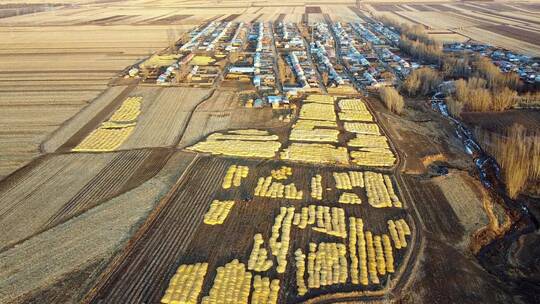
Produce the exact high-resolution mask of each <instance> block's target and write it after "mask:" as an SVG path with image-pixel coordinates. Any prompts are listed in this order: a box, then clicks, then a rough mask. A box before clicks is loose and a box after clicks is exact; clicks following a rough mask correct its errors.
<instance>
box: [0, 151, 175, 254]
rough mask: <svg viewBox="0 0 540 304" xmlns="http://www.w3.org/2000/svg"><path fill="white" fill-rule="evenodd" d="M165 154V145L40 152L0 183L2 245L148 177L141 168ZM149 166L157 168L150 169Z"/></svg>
mask: <svg viewBox="0 0 540 304" xmlns="http://www.w3.org/2000/svg"><path fill="white" fill-rule="evenodd" d="M156 158H161V159H162V160H161V161H159V160H158V159H156ZM167 159H168V152H166V151H155V152H152V151H148V150H137V151H127V152H121V153H108V154H66V155H59V156H50V157H46V158H45V159H43V160H41V161H40V162H39V163H38V164H36V166H35V167H34V168H30V169H27V170H26V172H22V173H21V174H18V175H16V176H12V177H10V178H8V179H7V180H5V181H4V182H3V184H2V185H3V186H2V188H1V189H0V202H1V205H2V208H1V209H0V223H1V225H2V226H3V227H5V229H4V232H5V233H2V234H1V235H0V241H1V243H2V244H3V247H8V246H11V245H12V244H14V243H18V242H20V241H21V240H24V239H26V238H28V237H31V236H32V235H34V234H35V233H38V232H40V231H43V230H46V229H49V228H51V227H54V226H55V225H57V224H59V223H61V222H64V221H66V220H67V219H69V218H71V217H73V216H76V215H78V214H81V213H83V212H85V211H86V210H88V209H90V208H92V207H94V206H96V205H98V204H100V203H102V202H103V201H104V200H107V199H110V198H112V197H113V196H116V195H118V194H120V193H122V192H124V191H126V190H128V189H129V188H132V187H134V186H137V185H138V184H140V183H142V182H143V181H144V180H145V179H147V178H150V177H151V176H150V175H148V173H145V172H141V171H146V172H152V171H153V172H154V174H155V173H156V171H157V170H159V169H160V168H161V166H163V163H164V161H166V160H167ZM147 162H152V164H147ZM152 166H153V167H155V168H157V170H152Z"/></svg>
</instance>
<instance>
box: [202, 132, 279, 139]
mask: <svg viewBox="0 0 540 304" xmlns="http://www.w3.org/2000/svg"><path fill="white" fill-rule="evenodd" d="M278 139H279V137H278V136H277V135H249V134H247V135H246V134H224V133H214V134H212V135H210V136H208V138H207V140H211V141H217V140H245V141H251V140H255V141H274V140H278Z"/></svg>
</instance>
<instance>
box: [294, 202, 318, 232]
mask: <svg viewBox="0 0 540 304" xmlns="http://www.w3.org/2000/svg"><path fill="white" fill-rule="evenodd" d="M316 208H317V206H315V205H309V206H308V207H302V209H301V212H300V213H296V214H295V215H294V218H293V225H295V226H298V228H300V229H305V228H306V227H307V225H313V224H315V221H316V219H317V217H316V216H317V211H316V210H317V209H316Z"/></svg>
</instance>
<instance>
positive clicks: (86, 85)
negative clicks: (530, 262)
mask: <svg viewBox="0 0 540 304" xmlns="http://www.w3.org/2000/svg"><path fill="white" fill-rule="evenodd" d="M26 2H27V4H20V3H17V1H11V0H8V1H3V2H2V4H0V39H2V41H3V42H5V43H3V44H2V46H0V127H2V130H1V131H0V227H1V229H0V303H9V304H15V303H276V304H277V303H279V304H281V303H337V302H340V303H358V302H359V301H366V302H377V303H378V302H400V303H433V302H444V303H446V302H448V303H472V302H474V303H479V302H480V303H507V302H512V300H515V299H517V298H520V299H521V298H523V299H524V301H523V302H531V301H529V300H530V299H529V297H528V296H529V294H530V293H532V292H531V291H530V290H529V291H527V290H523V287H521V286H516V285H515V281H514V280H510V279H508V278H507V277H504V276H503V275H499V273H489V272H488V271H486V269H488V267H486V266H485V264H484V263H487V262H486V261H487V259H482V258H479V257H478V256H477V254H478V253H479V252H481V249H482V248H481V246H482V244H485V238H489V237H491V236H492V235H494V234H496V233H498V232H500V231H502V230H504V229H508V227H510V226H511V221H510V216H509V215H508V214H507V212H506V210H505V209H504V208H502V207H500V206H501V205H500V204H498V203H497V201H496V198H495V196H493V193H492V192H490V191H488V190H485V187H484V186H483V184H482V182H481V180H480V179H479V177H478V173H477V171H475V169H476V168H475V164H474V163H473V162H472V161H471V158H470V156H469V155H467V154H466V153H465V152H464V149H463V146H462V143H461V140H460V139H459V138H458V137H457V136H456V134H455V131H454V129H453V128H452V125H451V124H450V123H449V122H448V121H447V120H444V119H443V118H441V115H438V114H437V113H436V112H434V111H432V110H431V109H430V105H428V104H427V103H425V102H424V101H423V100H417V99H414V100H412V99H411V100H409V99H407V100H406V103H405V106H404V109H403V111H402V113H400V114H396V112H395V111H394V112H393V111H391V110H389V109H387V108H386V107H385V104H384V103H383V102H381V98H380V96H379V93H378V92H377V90H378V88H379V87H384V86H394V85H395V86H398V84H399V83H401V82H402V81H403V79H404V78H405V76H406V75H407V73H409V72H411V71H412V70H413V69H415V68H413V67H412V66H413V64H416V63H417V62H414V60H415V59H413V58H412V57H410V56H409V55H407V54H406V53H405V52H402V51H400V50H399V48H397V47H395V46H396V44H395V43H396V41H399V39H400V38H399V37H400V36H399V35H397V34H395V33H394V32H393V29H389V28H387V27H386V26H385V25H384V24H382V23H379V22H377V21H375V19H374V17H379V16H386V17H390V18H394V19H395V20H398V21H399V22H404V23H407V24H421V25H422V26H424V27H425V28H426V29H427V30H428V32H429V35H430V36H431V37H434V38H436V39H438V40H439V41H457V42H463V41H469V40H470V39H473V40H478V41H486V42H490V43H493V44H495V45H502V46H505V47H507V48H508V49H512V50H517V51H520V52H522V53H524V54H531V55H534V54H540V49H539V46H538V43H537V41H536V40H537V39H535V38H536V36H535V35H534V34H536V32H537V30H538V24H539V22H540V20H538V16H537V15H535V13H534V12H535V11H536V10H538V7H537V6H535V5H533V4H531V3H518V2H516V3H514V2H511V3H506V2H504V3H503V2H497V3H493V5H489V4H487V3H477V2H470V3H469V2H467V3H465V2H454V1H416V2H407V1H377V2H375V1H348V0H347V1H340V2H338V3H332V2H328V1H323V0H320V1H318V0H317V1H293V2H290V3H270V2H268V1H243V0H241V1H216V2H212V3H210V2H207V1H200V0H189V1H180V2H179V1H172V0H157V1H147V0H138V1H114V0H113V1H90V0H76V1H62V0H61V1H56V2H54V3H49V1H46V0H29V1H26ZM389 37H390V38H389ZM395 37H397V38H395ZM419 65H420V66H423V64H422V63H419ZM512 111H513V112H511V111H509V113H510V114H511V115H510V114H509V115H506V116H504V115H499V114H498V113H472V112H467V113H465V112H464V113H463V117H462V118H463V121H464V122H465V123H470V122H475V123H478V124H481V125H482V126H485V127H486V128H487V129H493V130H498V129H500V128H501V127H502V126H503V125H505V124H509V123H510V122H511V121H514V120H523V121H524V123H526V124H527V126H530V127H531V128H532V127H534V126H535V125H536V124H535V122H537V121H538V117H537V115H536V114H537V113H536V112H534V111H531V112H529V113H524V112H520V111H519V110H512ZM512 113H513V114H512ZM505 114H507V113H505ZM512 115H513V116H512ZM522 243H525V242H522ZM520 244H521V243H520ZM513 250H514V251H519V248H518V249H513ZM518 253H519V254H522V253H521V252H517V253H515V254H516V255H517V254H518ZM516 261H517V262H523V259H519V260H516ZM461 278H466V279H467V280H469V281H468V282H463V281H462V280H461ZM469 282H470V284H469ZM531 290H533V291H534V290H535V289H534V288H532V289H531ZM471 295H472V296H471ZM531 303H532V302H531Z"/></svg>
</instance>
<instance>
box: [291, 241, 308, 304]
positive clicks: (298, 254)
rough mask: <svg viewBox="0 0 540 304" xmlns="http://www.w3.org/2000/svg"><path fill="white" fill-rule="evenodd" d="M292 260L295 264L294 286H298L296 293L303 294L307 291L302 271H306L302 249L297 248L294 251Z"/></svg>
mask: <svg viewBox="0 0 540 304" xmlns="http://www.w3.org/2000/svg"><path fill="white" fill-rule="evenodd" d="M294 260H295V265H296V286H297V287H298V295H300V296H303V295H305V294H306V292H307V287H306V282H305V280H304V273H305V272H306V255H305V254H304V253H303V252H302V249H300V248H298V249H297V250H296V251H295V252H294Z"/></svg>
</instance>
